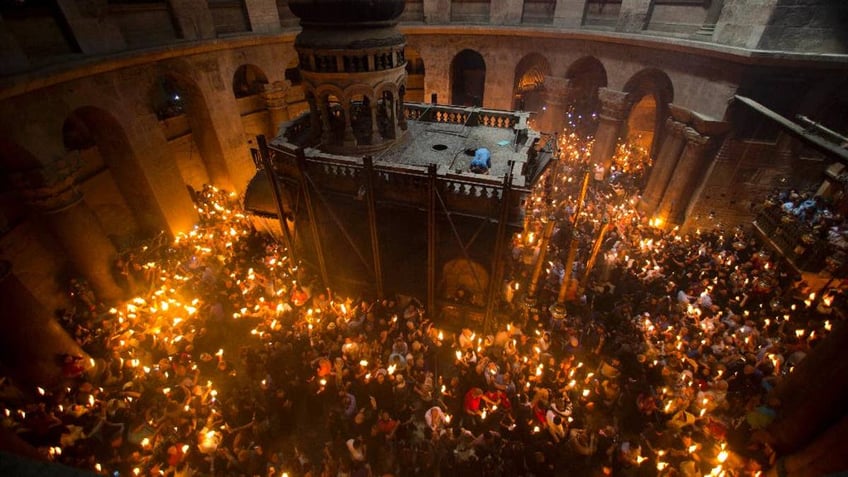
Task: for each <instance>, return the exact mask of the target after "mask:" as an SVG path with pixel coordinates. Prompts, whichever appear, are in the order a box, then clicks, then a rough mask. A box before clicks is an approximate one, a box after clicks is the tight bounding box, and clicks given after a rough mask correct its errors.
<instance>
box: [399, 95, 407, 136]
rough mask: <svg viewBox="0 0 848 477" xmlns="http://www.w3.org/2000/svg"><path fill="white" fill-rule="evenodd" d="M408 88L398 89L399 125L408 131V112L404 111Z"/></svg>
mask: <svg viewBox="0 0 848 477" xmlns="http://www.w3.org/2000/svg"><path fill="white" fill-rule="evenodd" d="M405 97H406V90H405V89H403V88H401V89H399V90H398V126H399V127H400V129H401V130H402V131H406V127H407V126H406V113H405V112H404V104H405V102H404V101H405V99H404V98H405Z"/></svg>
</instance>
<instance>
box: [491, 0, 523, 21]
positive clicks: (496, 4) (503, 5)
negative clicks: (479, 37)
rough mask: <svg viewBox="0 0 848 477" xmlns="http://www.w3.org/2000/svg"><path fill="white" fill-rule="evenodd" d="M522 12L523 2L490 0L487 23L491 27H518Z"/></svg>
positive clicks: (520, 0)
mask: <svg viewBox="0 0 848 477" xmlns="http://www.w3.org/2000/svg"><path fill="white" fill-rule="evenodd" d="M523 11H524V0H491V3H490V4H489V12H490V13H489V23H490V24H492V25H518V24H520V23H521V14H522V12H523Z"/></svg>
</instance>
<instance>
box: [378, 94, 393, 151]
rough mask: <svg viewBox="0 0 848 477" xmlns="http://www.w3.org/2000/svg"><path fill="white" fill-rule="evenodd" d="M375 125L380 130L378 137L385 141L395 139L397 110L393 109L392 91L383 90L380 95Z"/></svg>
mask: <svg viewBox="0 0 848 477" xmlns="http://www.w3.org/2000/svg"><path fill="white" fill-rule="evenodd" d="M377 124H378V126H379V129H380V136H382V137H383V138H385V139H394V138H395V136H396V134H395V131H396V130H395V125H396V124H397V109H396V108H395V94H394V92H392V91H388V90H383V91H382V92H381V93H380V99H379V100H378V107H377Z"/></svg>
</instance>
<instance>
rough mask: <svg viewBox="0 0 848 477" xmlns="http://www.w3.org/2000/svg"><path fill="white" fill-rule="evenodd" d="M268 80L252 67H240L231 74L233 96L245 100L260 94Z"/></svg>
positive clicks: (255, 67)
mask: <svg viewBox="0 0 848 477" xmlns="http://www.w3.org/2000/svg"><path fill="white" fill-rule="evenodd" d="M266 84H268V78H267V77H266V76H265V73H263V72H262V70H261V69H259V67H258V66H254V65H241V66H239V67H238V69H237V70H236V72H235V73H234V74H233V94H234V95H235V97H236V98H245V97H248V96H254V95H257V94H259V93H261V92H262V91H263V90H264V88H265V85H266Z"/></svg>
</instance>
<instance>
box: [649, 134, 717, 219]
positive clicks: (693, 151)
mask: <svg viewBox="0 0 848 477" xmlns="http://www.w3.org/2000/svg"><path fill="white" fill-rule="evenodd" d="M683 134H684V135H685V137H686V146H685V147H684V148H683V154H682V155H681V156H680V160H679V161H678V162H677V165H676V166H675V167H674V172H673V173H672V176H671V180H669V182H668V187H666V189H665V193H664V194H663V197H662V200H661V201H660V206H659V208H658V209H657V214H656V215H657V216H658V217H659V218H661V219H662V220H663V222H664V223H674V224H680V223H682V222H683V219H684V217H683V214H684V213H686V208H687V207H688V206H689V201H690V200H692V195H693V194H694V192H695V188H696V186H697V185H698V181H699V180H700V179H701V178H702V177H703V175H704V173H705V172H706V168H705V167H704V162H705V161H704V153H705V152H706V151H707V144H708V143H709V140H710V137H709V136H703V135H701V134H700V133H699V132H698V131H696V130H694V129H692V128H690V127H687V128H685V129H684V132H683Z"/></svg>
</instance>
